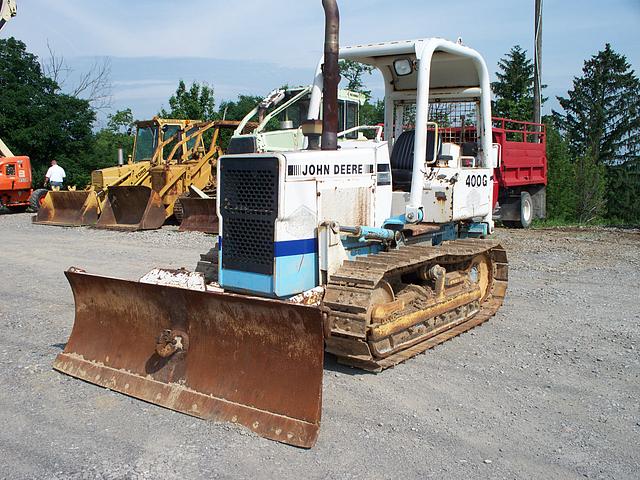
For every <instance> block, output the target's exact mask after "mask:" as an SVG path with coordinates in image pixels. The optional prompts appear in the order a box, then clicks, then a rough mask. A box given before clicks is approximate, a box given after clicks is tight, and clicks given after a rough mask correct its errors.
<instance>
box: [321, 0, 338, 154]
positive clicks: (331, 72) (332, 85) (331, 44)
mask: <svg viewBox="0 0 640 480" xmlns="http://www.w3.org/2000/svg"><path fill="white" fill-rule="evenodd" d="M322 7H323V8H324V15H325V26H324V65H323V70H322V73H323V86H322V87H323V88H322V111H323V115H322V150H337V149H338V136H337V135H338V84H339V83H340V68H339V66H338V56H339V49H340V38H339V37H340V12H339V10H338V3H337V2H336V0H322Z"/></svg>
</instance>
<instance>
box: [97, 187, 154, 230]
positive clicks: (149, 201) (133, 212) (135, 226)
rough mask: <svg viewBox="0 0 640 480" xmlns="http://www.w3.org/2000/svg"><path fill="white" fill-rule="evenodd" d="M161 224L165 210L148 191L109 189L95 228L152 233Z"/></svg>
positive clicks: (149, 189) (139, 188) (125, 188)
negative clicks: (149, 231)
mask: <svg viewBox="0 0 640 480" xmlns="http://www.w3.org/2000/svg"><path fill="white" fill-rule="evenodd" d="M164 221H165V207H164V205H163V203H162V199H161V198H160V196H159V195H158V194H157V193H156V192H155V191H154V190H153V189H151V188H150V187H145V186H127V187H110V188H109V190H108V192H107V199H106V201H105V205H104V209H103V211H102V215H100V219H99V220H98V221H97V223H96V225H95V226H96V228H104V229H110V230H130V231H134V230H155V229H157V228H160V227H162V225H163V224H164Z"/></svg>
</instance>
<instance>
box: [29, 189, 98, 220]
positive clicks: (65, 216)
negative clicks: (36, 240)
mask: <svg viewBox="0 0 640 480" xmlns="http://www.w3.org/2000/svg"><path fill="white" fill-rule="evenodd" d="M99 213H100V201H99V199H98V195H97V194H96V192H95V191H94V190H83V191H57V192H48V193H47V194H46V196H45V197H44V199H43V201H42V203H41V204H40V208H39V209H38V213H37V215H35V216H34V217H33V223H36V224H39V225H59V226H71V227H77V226H81V225H94V224H95V223H96V222H97V221H98V215H99Z"/></svg>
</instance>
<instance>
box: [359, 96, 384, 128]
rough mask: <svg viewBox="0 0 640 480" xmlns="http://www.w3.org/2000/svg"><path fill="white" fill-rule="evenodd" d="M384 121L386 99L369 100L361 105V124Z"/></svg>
mask: <svg viewBox="0 0 640 480" xmlns="http://www.w3.org/2000/svg"><path fill="white" fill-rule="evenodd" d="M379 123H384V100H375V101H373V102H371V101H370V100H367V101H366V102H365V103H364V105H362V106H361V107H360V125H378V124H379Z"/></svg>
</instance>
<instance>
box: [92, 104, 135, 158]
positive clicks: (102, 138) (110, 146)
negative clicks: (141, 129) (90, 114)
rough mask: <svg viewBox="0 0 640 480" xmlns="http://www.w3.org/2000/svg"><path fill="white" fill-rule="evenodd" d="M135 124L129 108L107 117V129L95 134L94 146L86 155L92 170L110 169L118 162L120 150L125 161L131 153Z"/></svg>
mask: <svg viewBox="0 0 640 480" xmlns="http://www.w3.org/2000/svg"><path fill="white" fill-rule="evenodd" d="M134 125H135V122H134V120H133V114H132V112H131V109H130V108H127V109H125V110H118V111H117V112H115V113H113V114H111V115H109V116H108V119H107V127H106V128H103V129H102V130H100V131H98V132H96V134H95V136H94V144H93V147H92V149H91V151H90V152H89V153H88V155H87V156H88V157H89V158H90V163H91V166H92V170H95V169H99V168H105V167H111V166H113V165H115V164H116V163H117V161H118V149H120V148H122V150H123V155H124V159H125V161H126V160H127V157H128V156H129V155H131V154H132V153H133V140H134V136H133V127H134Z"/></svg>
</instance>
